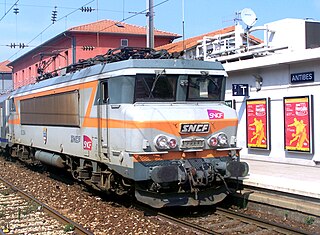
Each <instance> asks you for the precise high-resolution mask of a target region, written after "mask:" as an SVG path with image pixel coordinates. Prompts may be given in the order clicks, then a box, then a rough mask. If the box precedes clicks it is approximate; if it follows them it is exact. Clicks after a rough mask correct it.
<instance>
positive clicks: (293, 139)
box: [284, 96, 311, 152]
mask: <svg viewBox="0 0 320 235" xmlns="http://www.w3.org/2000/svg"><path fill="white" fill-rule="evenodd" d="M309 104H310V103H309V96H305V97H290V98H284V128H285V130H284V134H285V139H284V141H285V144H284V146H285V150H291V151H303V152H311V148H310V146H311V145H310V141H311V140H310V105H309Z"/></svg>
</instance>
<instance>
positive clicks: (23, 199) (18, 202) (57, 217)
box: [0, 177, 93, 235]
mask: <svg viewBox="0 0 320 235" xmlns="http://www.w3.org/2000/svg"><path fill="white" fill-rule="evenodd" d="M0 228H1V229H0V232H1V233H0V234H53V235H58V234H65V233H66V232H72V234H77V235H89V234H90V235H91V234H93V233H92V232H90V231H88V230H86V229H85V228H83V227H82V226H80V225H79V224H77V223H75V222H73V221H71V220H70V219H68V218H66V217H65V216H63V215H62V214H60V213H59V212H57V211H56V210H54V209H52V208H50V207H49V206H47V205H46V204H44V203H42V202H40V201H39V200H37V199H36V198H34V197H32V196H30V195H29V194H27V193H25V192H24V191H22V190H20V189H19V188H17V187H15V186H14V185H13V184H11V183H10V182H8V181H7V180H5V179H3V178H2V177H0Z"/></svg>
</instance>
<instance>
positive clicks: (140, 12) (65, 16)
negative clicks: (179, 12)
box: [8, 0, 170, 60]
mask: <svg viewBox="0 0 320 235" xmlns="http://www.w3.org/2000/svg"><path fill="white" fill-rule="evenodd" d="M18 1H19V0H17V2H18ZM94 1H95V0H91V1H89V2H88V3H86V4H84V5H82V6H81V7H85V6H87V5H89V4H90V3H92V2H94ZM168 1H170V0H164V1H162V2H160V3H158V4H156V5H154V6H153V8H156V7H158V6H160V5H162V4H164V3H166V2H168ZM15 4H16V3H15ZM15 4H14V5H15ZM14 5H13V6H12V7H11V8H10V9H12V8H13V7H14ZM81 7H79V8H74V10H73V11H71V12H70V13H68V14H66V15H64V16H63V17H60V18H59V19H57V20H56V21H60V20H62V19H64V18H67V17H68V16H70V15H71V14H73V13H75V12H77V11H78V10H79V9H80V8H81ZM147 10H148V9H144V10H141V11H139V12H136V13H134V14H133V15H131V16H129V17H127V18H123V19H122V20H121V21H117V22H116V23H115V24H113V25H109V26H108V27H105V28H103V29H101V30H99V31H97V33H99V32H102V31H104V30H106V29H108V28H111V27H113V26H114V25H116V24H117V23H123V22H125V21H127V20H129V19H131V18H133V17H136V16H137V15H140V14H143V13H146V12H147ZM9 11H10V10H8V12H9ZM52 25H53V23H51V24H50V25H48V26H47V27H46V28H44V29H43V30H42V31H41V32H40V33H39V34H37V35H36V36H35V37H34V38H33V39H31V40H30V41H29V42H28V43H27V44H26V45H29V44H30V43H32V42H33V41H34V40H35V39H36V38H38V37H39V36H40V35H41V34H43V33H44V32H45V31H46V30H48V29H49V28H50V27H51V26H52ZM29 47H30V46H29ZM21 50H22V49H20V50H18V51H17V52H15V53H14V54H13V55H12V56H10V57H9V58H8V60H10V59H11V58H12V57H14V56H16V55H17V54H18V53H19V52H20V51H21Z"/></svg>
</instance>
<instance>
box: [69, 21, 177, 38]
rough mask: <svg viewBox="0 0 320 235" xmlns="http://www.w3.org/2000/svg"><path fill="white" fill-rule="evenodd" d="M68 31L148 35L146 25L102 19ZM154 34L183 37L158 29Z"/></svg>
mask: <svg viewBox="0 0 320 235" xmlns="http://www.w3.org/2000/svg"><path fill="white" fill-rule="evenodd" d="M68 31H77V32H94V33H96V32H102V33H115V34H134V35H146V27H141V26H137V25H132V24H127V23H124V22H119V21H113V20H100V21H97V22H93V23H89V24H83V25H80V26H76V27H72V28H70V29H69V30H68ZM154 36H163V37H171V38H179V37H181V35H178V34H175V33H169V32H165V31H161V30H157V29H155V30H154Z"/></svg>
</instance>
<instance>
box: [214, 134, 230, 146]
mask: <svg viewBox="0 0 320 235" xmlns="http://www.w3.org/2000/svg"><path fill="white" fill-rule="evenodd" d="M217 139H218V142H219V145H220V146H225V145H227V144H228V137H227V135H226V134H224V133H221V134H219V135H218V138H217Z"/></svg>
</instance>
